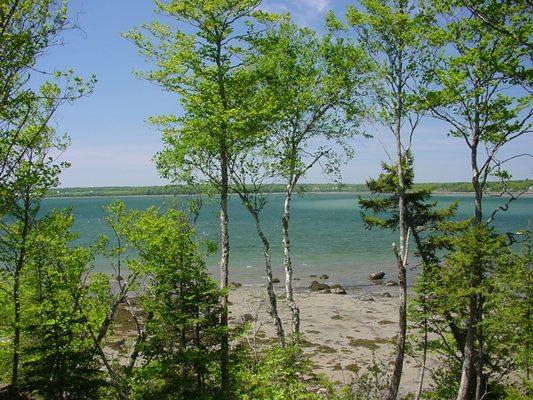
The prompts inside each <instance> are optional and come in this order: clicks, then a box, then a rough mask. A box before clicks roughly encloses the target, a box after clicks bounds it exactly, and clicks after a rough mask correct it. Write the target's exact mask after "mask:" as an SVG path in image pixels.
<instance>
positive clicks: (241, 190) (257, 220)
mask: <svg viewBox="0 0 533 400" xmlns="http://www.w3.org/2000/svg"><path fill="white" fill-rule="evenodd" d="M262 147H265V144H264V143H261V144H260V145H259V146H258V148H256V149H253V150H251V151H248V152H245V153H243V154H241V155H240V156H239V157H237V160H236V162H235V163H234V165H233V167H232V171H231V180H232V185H231V187H232V190H233V191H234V192H235V193H237V195H238V196H239V198H240V199H241V202H242V204H243V206H244V207H245V208H246V210H247V211H248V213H249V214H250V216H251V217H252V219H253V221H254V225H255V228H256V231H257V235H258V237H259V239H260V240H261V243H262V246H263V256H264V259H265V274H266V281H267V282H266V283H267V294H268V299H269V302H270V316H271V317H272V319H273V321H274V325H275V327H276V335H277V337H278V339H279V341H280V344H281V345H282V346H284V344H285V331H284V329H283V323H282V321H281V318H280V316H279V312H278V300H277V296H276V292H275V291H274V284H273V275H272V255H271V252H270V240H269V239H268V237H267V235H266V233H265V231H264V229H263V225H262V223H261V212H262V211H263V210H264V208H265V207H266V205H267V204H268V199H269V194H268V183H269V181H271V179H272V178H273V177H274V176H275V171H274V170H273V169H272V166H271V164H270V160H269V156H268V155H267V154H268V153H267V152H264V151H261V150H262ZM266 147H267V148H268V141H267V144H266Z"/></svg>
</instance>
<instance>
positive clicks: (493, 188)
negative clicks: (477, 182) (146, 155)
mask: <svg viewBox="0 0 533 400" xmlns="http://www.w3.org/2000/svg"><path fill="white" fill-rule="evenodd" d="M506 185H507V188H508V190H511V191H513V192H522V191H528V192H533V180H529V179H525V180H515V181H509V182H507V183H506ZM415 189H429V190H431V191H433V192H435V193H449V192H455V193H469V192H472V184H471V183H470V182H440V183H417V184H415ZM284 190H285V186H284V185H281V184H271V185H268V186H265V191H268V192H271V193H282V192H283V191H284ZM298 190H299V191H301V192H323V193H327V192H366V191H368V189H367V187H366V185H365V184H360V183H359V184H338V183H305V184H300V185H298ZM502 190H503V184H502V183H501V182H490V183H488V184H487V191H489V192H501V191H502ZM212 192H213V189H212V188H211V187H209V186H207V185H200V186H187V185H167V186H108V187H88V188H55V189H52V190H50V191H49V192H48V197H91V196H110V197H114V196H149V195H151V196H155V195H180V194H196V193H212Z"/></svg>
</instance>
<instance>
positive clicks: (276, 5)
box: [262, 0, 331, 25]
mask: <svg viewBox="0 0 533 400" xmlns="http://www.w3.org/2000/svg"><path fill="white" fill-rule="evenodd" d="M330 3H331V1H330V0H266V1H265V2H264V3H263V5H262V8H263V9H264V10H265V11H268V12H275V13H287V12H290V13H291V14H292V16H293V17H294V19H295V20H296V21H297V22H299V23H302V24H306V25H308V24H312V23H313V22H316V21H317V20H320V19H321V18H322V17H323V14H324V13H325V12H326V11H327V10H328V9H329V8H330Z"/></svg>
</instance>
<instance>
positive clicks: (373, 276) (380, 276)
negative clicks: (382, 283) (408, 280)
mask: <svg viewBox="0 0 533 400" xmlns="http://www.w3.org/2000/svg"><path fill="white" fill-rule="evenodd" d="M383 278H385V272H383V271H377V272H374V273H373V274H370V275H368V279H370V280H371V281H375V280H378V279H383Z"/></svg>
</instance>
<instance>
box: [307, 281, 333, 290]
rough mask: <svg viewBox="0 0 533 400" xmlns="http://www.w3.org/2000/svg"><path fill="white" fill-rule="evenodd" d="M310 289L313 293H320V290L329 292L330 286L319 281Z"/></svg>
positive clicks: (313, 283)
mask: <svg viewBox="0 0 533 400" xmlns="http://www.w3.org/2000/svg"><path fill="white" fill-rule="evenodd" d="M309 289H311V291H312V292H318V291H319V290H325V289H328V290H329V285H326V284H325V283H320V282H318V281H313V282H311V284H310V285H309Z"/></svg>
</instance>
